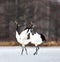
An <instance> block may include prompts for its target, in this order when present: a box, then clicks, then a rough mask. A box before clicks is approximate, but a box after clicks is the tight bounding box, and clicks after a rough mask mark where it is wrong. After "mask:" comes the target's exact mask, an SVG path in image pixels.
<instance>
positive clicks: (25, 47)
mask: <svg viewBox="0 0 60 62" xmlns="http://www.w3.org/2000/svg"><path fill="white" fill-rule="evenodd" d="M25 51H26V54H27V55H28V52H27V49H26V47H25Z"/></svg>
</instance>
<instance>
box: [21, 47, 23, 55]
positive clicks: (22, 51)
mask: <svg viewBox="0 0 60 62" xmlns="http://www.w3.org/2000/svg"><path fill="white" fill-rule="evenodd" d="M23 51H24V47H22V51H21V55H22V54H23Z"/></svg>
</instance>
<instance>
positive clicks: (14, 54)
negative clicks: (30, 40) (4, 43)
mask: <svg viewBox="0 0 60 62" xmlns="http://www.w3.org/2000/svg"><path fill="white" fill-rule="evenodd" d="M21 49H22V48H21V47H20V46H9V47H0V62H60V47H40V49H39V51H38V55H33V53H34V52H35V47H27V51H28V55H26V52H25V51H24V54H23V55H21Z"/></svg>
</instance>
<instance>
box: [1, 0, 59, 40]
mask: <svg viewBox="0 0 60 62" xmlns="http://www.w3.org/2000/svg"><path fill="white" fill-rule="evenodd" d="M15 20H16V21H18V23H19V24H20V25H21V26H20V27H19V30H20V32H21V31H22V30H23V29H24V28H25V26H29V25H30V24H31V23H33V24H34V25H35V27H34V30H35V31H37V32H38V33H43V35H44V36H45V37H46V39H47V40H60V2H57V1H56V0H0V40H7V39H9V40H15V30H16V25H15V23H14V21H15Z"/></svg>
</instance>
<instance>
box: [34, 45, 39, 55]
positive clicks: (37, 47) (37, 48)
mask: <svg viewBox="0 0 60 62" xmlns="http://www.w3.org/2000/svg"><path fill="white" fill-rule="evenodd" d="M38 50H39V46H36V52H35V53H34V55H37V52H38Z"/></svg>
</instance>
